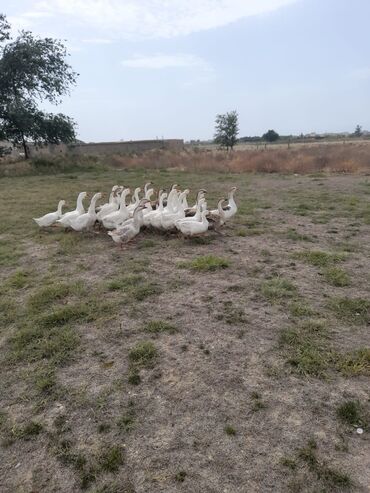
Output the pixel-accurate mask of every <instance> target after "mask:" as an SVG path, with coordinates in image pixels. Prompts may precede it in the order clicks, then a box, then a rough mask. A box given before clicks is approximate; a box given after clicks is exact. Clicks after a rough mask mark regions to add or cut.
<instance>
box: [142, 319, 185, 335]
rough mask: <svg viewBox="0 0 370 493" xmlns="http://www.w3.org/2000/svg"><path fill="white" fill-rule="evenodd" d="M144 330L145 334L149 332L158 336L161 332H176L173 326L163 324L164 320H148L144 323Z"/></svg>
mask: <svg viewBox="0 0 370 493" xmlns="http://www.w3.org/2000/svg"><path fill="white" fill-rule="evenodd" d="M144 330H145V331H146V332H150V333H151V334H159V333H161V332H167V333H169V334H174V333H175V332H177V327H175V326H174V325H173V324H170V323H168V322H165V321H164V320H149V321H148V322H146V323H145V325H144Z"/></svg>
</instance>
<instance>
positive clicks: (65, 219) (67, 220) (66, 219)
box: [57, 192, 87, 228]
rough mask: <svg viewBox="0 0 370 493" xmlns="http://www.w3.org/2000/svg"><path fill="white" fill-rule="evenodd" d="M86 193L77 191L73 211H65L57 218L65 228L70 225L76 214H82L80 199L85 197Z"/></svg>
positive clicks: (83, 210) (82, 207)
mask: <svg viewBox="0 0 370 493" xmlns="http://www.w3.org/2000/svg"><path fill="white" fill-rule="evenodd" d="M86 195H87V193H86V192H81V193H79V194H78V197H77V204H76V209H75V210H74V211H70V212H66V213H65V214H63V216H62V217H61V218H60V219H58V220H57V223H58V224H61V225H62V226H64V227H65V228H68V227H70V225H71V221H72V220H73V219H76V218H77V217H78V216H81V214H84V212H85V209H84V206H83V203H82V201H83V199H84V198H85V197H86Z"/></svg>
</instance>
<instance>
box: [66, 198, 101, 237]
mask: <svg viewBox="0 0 370 493" xmlns="http://www.w3.org/2000/svg"><path fill="white" fill-rule="evenodd" d="M101 196H102V194H101V193H96V194H95V195H94V196H93V198H92V199H91V202H90V206H89V209H88V211H87V212H86V213H85V214H81V215H80V216H78V217H76V218H75V219H73V220H72V221H71V227H72V228H73V229H74V230H75V231H87V230H89V229H91V228H92V227H93V226H94V224H95V221H96V217H97V215H96V212H95V205H96V201H97V200H99V199H100V198H101Z"/></svg>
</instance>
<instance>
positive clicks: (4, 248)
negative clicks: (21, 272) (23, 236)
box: [0, 240, 21, 266]
mask: <svg viewBox="0 0 370 493" xmlns="http://www.w3.org/2000/svg"><path fill="white" fill-rule="evenodd" d="M20 256H21V253H20V251H19V249H18V247H17V246H15V245H14V241H10V240H9V241H6V240H0V265H4V266H12V265H15V264H16V263H17V260H18V259H19V257H20Z"/></svg>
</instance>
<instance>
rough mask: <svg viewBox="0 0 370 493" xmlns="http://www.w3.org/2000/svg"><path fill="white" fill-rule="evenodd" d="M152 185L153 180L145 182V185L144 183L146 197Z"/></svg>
mask: <svg viewBox="0 0 370 493" xmlns="http://www.w3.org/2000/svg"><path fill="white" fill-rule="evenodd" d="M150 185H153V182H152V181H148V183H145V185H144V197H145V198H146V194H147V192H148V189H149V187H150Z"/></svg>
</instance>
